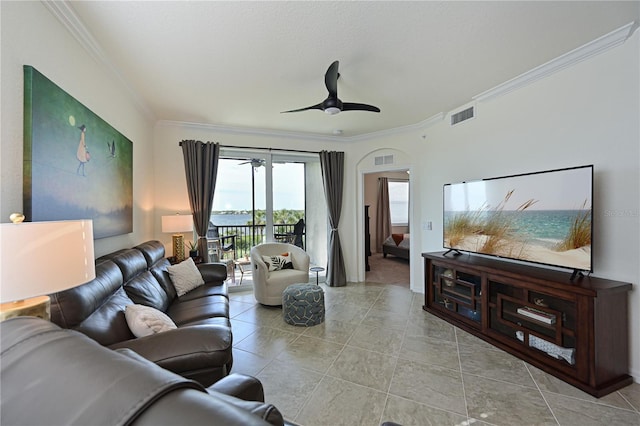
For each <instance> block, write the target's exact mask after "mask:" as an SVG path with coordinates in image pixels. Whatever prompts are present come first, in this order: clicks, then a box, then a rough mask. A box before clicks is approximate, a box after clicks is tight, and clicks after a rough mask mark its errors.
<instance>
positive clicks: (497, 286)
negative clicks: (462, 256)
mask: <svg viewBox="0 0 640 426" xmlns="http://www.w3.org/2000/svg"><path fill="white" fill-rule="evenodd" d="M487 285H488V289H489V290H488V293H489V298H488V313H489V315H488V330H487V334H488V335H490V336H492V337H493V338H495V339H496V340H500V341H502V342H503V343H505V344H507V345H509V346H511V347H512V348H514V349H515V350H517V351H519V352H522V353H526V354H528V355H529V356H532V357H534V358H535V359H536V360H538V361H540V362H543V363H545V364H547V365H550V366H552V367H553V368H554V369H556V370H562V371H564V372H565V373H566V374H570V375H571V376H573V377H577V378H580V379H581V380H586V379H587V378H588V374H589V372H588V369H587V363H586V360H587V358H588V354H587V353H586V352H587V351H588V345H585V344H581V343H583V342H585V341H586V339H588V336H587V334H586V329H582V330H581V329H580V327H578V324H580V322H581V321H580V320H581V318H580V316H581V315H582V312H583V309H581V304H582V303H584V301H582V300H581V299H584V298H583V297H581V296H579V295H576V294H574V293H570V292H564V291H560V290H556V291H553V292H551V291H550V290H549V289H547V288H538V287H536V286H535V285H532V284H531V283H519V282H517V281H515V280H508V279H505V278H504V277H498V276H492V275H489V277H488V284H487ZM583 332H584V333H585V335H584V336H579V335H580V333H583Z"/></svg>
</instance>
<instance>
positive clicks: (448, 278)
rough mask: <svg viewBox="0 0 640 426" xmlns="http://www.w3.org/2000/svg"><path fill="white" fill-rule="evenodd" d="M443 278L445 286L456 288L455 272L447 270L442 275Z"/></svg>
mask: <svg viewBox="0 0 640 426" xmlns="http://www.w3.org/2000/svg"><path fill="white" fill-rule="evenodd" d="M442 276H443V277H444V278H445V280H444V285H446V286H447V287H453V286H454V284H455V283H454V282H453V280H454V279H455V277H454V276H453V271H452V270H451V269H445V271H444V272H443V273H442Z"/></svg>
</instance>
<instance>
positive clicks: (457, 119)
mask: <svg viewBox="0 0 640 426" xmlns="http://www.w3.org/2000/svg"><path fill="white" fill-rule="evenodd" d="M470 118H473V107H469V108H467V109H465V110H462V111H460V112H456V113H455V114H451V125H452V126H455V125H456V124H458V123H462V122H463V121H465V120H468V119H470Z"/></svg>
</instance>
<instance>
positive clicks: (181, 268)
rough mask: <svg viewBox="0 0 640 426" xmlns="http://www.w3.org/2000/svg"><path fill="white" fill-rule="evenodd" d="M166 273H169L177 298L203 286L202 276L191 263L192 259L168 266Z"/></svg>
mask: <svg viewBox="0 0 640 426" xmlns="http://www.w3.org/2000/svg"><path fill="white" fill-rule="evenodd" d="M167 272H169V277H171V282H172V283H173V286H174V287H175V288H176V293H177V294H178V297H180V296H182V295H185V294H187V293H189V292H190V291H191V290H193V289H194V288H197V287H200V286H201V285H203V284H204V280H203V279H202V275H201V274H200V271H199V270H198V268H197V267H196V264H195V263H193V259H192V258H188V259H187V260H185V261H184V262H180V263H178V264H177V265H171V266H168V267H167Z"/></svg>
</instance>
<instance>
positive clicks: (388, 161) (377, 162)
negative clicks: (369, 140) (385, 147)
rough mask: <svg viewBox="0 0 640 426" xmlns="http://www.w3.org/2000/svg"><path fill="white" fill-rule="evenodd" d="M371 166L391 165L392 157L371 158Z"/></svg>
mask: <svg viewBox="0 0 640 426" xmlns="http://www.w3.org/2000/svg"><path fill="white" fill-rule="evenodd" d="M373 164H374V165H376V166H382V165H383V164H393V155H384V156H382V155H381V156H380V157H374V158H373Z"/></svg>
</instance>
